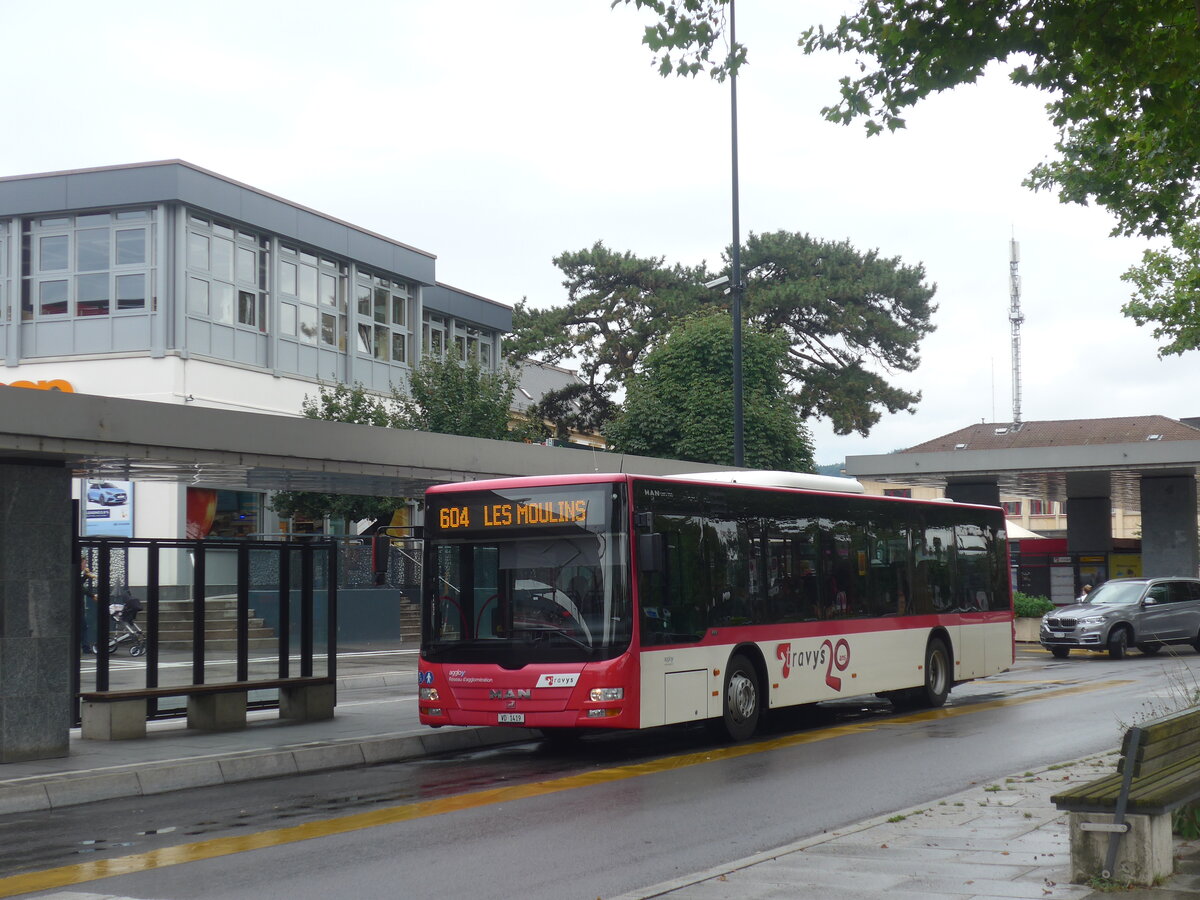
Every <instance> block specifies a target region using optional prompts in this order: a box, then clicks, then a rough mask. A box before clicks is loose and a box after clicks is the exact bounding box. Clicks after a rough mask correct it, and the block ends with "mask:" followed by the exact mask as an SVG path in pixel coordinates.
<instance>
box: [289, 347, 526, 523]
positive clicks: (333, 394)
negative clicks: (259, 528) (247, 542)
mask: <svg viewBox="0 0 1200 900" xmlns="http://www.w3.org/2000/svg"><path fill="white" fill-rule="evenodd" d="M517 377H518V376H517V374H516V372H515V371H514V370H512V369H511V368H505V369H504V370H502V371H500V372H497V373H492V372H484V371H483V370H482V368H481V367H480V365H479V363H478V362H477V361H476V360H471V361H469V362H468V363H466V364H460V363H459V362H457V361H456V360H452V359H448V358H446V359H438V358H436V357H433V356H426V357H424V358H423V359H422V360H421V363H420V365H418V366H417V368H416V369H415V370H414V371H413V373H412V376H411V378H410V386H409V387H410V394H409V395H408V396H406V395H404V394H401V393H400V392H399V391H398V390H396V389H395V388H394V387H393V389H392V392H391V394H390V396H380V395H378V394H372V393H369V392H368V391H367V389H366V388H365V387H363V385H361V384H358V383H356V384H354V385H353V386H350V385H345V384H333V385H324V384H323V385H321V386H320V390H319V392H318V395H317V396H316V397H305V398H304V403H303V404H302V405H301V413H302V414H303V415H304V416H306V417H307V418H310V419H325V420H328V421H333V422H349V423H352V424H356V425H375V426H378V427H383V428H404V429H409V430H415V431H432V432H436V433H438V434H461V435H464V436H468V437H482V438H492V439H494V440H522V439H523V438H524V437H525V436H526V435H527V433H528V429H527V427H526V426H525V425H524V424H521V425H519V426H518V427H517V428H516V429H515V430H510V429H509V427H508V426H509V410H510V408H511V407H512V398H513V391H514V390H515V389H516V383H517ZM406 502H407V501H406V499H405V498H403V497H372V496H362V495H356V494H327V493H318V492H313V491H283V492H280V493H278V494H275V495H274V497H273V498H272V499H271V508H272V509H274V510H275V511H276V512H278V513H279V514H280V515H282V516H296V515H301V516H305V517H308V518H312V519H322V518H324V517H326V516H328V517H329V518H331V519H338V520H341V521H343V522H344V523H345V524H346V527H347V529H348V528H349V525H350V523H351V522H357V521H360V520H362V519H370V520H372V521H374V523H375V525H374V526H373V527H379V526H381V525H385V524H387V522H389V521H390V520H391V518H392V514H393V512H394V511H395V510H396V509H398V508H400V507H402V506H403V505H404V504H405V503H406Z"/></svg>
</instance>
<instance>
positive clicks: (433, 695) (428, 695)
mask: <svg viewBox="0 0 1200 900" xmlns="http://www.w3.org/2000/svg"><path fill="white" fill-rule="evenodd" d="M418 694H419V696H420V698H421V699H422V700H437V699H438V690H437V688H435V687H423V688H421V689H420V691H419V692H418Z"/></svg>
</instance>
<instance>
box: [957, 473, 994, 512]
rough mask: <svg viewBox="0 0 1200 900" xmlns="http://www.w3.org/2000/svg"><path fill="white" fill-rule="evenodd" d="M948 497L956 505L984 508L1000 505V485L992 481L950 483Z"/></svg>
mask: <svg viewBox="0 0 1200 900" xmlns="http://www.w3.org/2000/svg"><path fill="white" fill-rule="evenodd" d="M946 497H947V498H948V499H950V500H953V501H955V502H956V503H978V504H980V505H982V506H999V505H1000V485H999V484H997V482H996V479H994V478H993V479H991V480H990V481H948V482H947V483H946Z"/></svg>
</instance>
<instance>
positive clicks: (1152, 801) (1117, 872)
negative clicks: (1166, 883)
mask: <svg viewBox="0 0 1200 900" xmlns="http://www.w3.org/2000/svg"><path fill="white" fill-rule="evenodd" d="M1050 799H1051V801H1052V802H1053V803H1054V805H1055V806H1057V807H1058V808H1059V809H1062V810H1067V811H1068V812H1070V814H1071V815H1070V827H1071V870H1072V874H1071V880H1072V881H1076V882H1084V881H1087V880H1088V879H1089V878H1092V877H1094V876H1096V875H1101V876H1102V877H1104V878H1113V877H1117V878H1119V879H1120V880H1123V881H1124V880H1128V881H1131V882H1134V883H1137V884H1153V883H1154V881H1155V879H1157V878H1163V877H1167V876H1169V875H1170V874H1171V873H1172V871H1173V867H1174V861H1173V858H1172V847H1173V844H1172V837H1171V814H1172V813H1173V812H1174V811H1175V810H1176V809H1179V808H1180V807H1183V806H1186V805H1187V804H1189V803H1192V802H1195V801H1197V800H1200V707H1195V708H1193V709H1188V710H1184V711H1183V712H1178V713H1174V714H1172V715H1167V716H1161V717H1159V718H1156V719H1150V720H1149V721H1146V722H1143V723H1141V724H1140V725H1135V726H1133V727H1132V728H1130V729H1129V730H1128V731H1127V732H1126V733H1125V738H1124V740H1123V741H1122V742H1121V759H1120V762H1119V764H1118V766H1117V771H1116V772H1115V773H1114V774H1112V775H1107V776H1105V777H1104V778H1100V779H1097V780H1096V781H1092V782H1089V783H1087V784H1082V785H1079V786H1077V787H1073V788H1071V789H1069V790H1066V791H1063V792H1061V793H1058V794H1055V795H1054V796H1053V797H1051V798H1050ZM1123 837H1124V838H1126V839H1125V840H1124V841H1122V838H1123ZM1118 854H1119V855H1118ZM1101 860H1103V862H1102V863H1101Z"/></svg>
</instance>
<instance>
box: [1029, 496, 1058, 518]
mask: <svg viewBox="0 0 1200 900" xmlns="http://www.w3.org/2000/svg"><path fill="white" fill-rule="evenodd" d="M1056 512H1057V510H1056V504H1055V503H1054V501H1053V500H1030V501H1029V514H1030V515H1031V516H1053V515H1055V514H1056Z"/></svg>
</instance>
